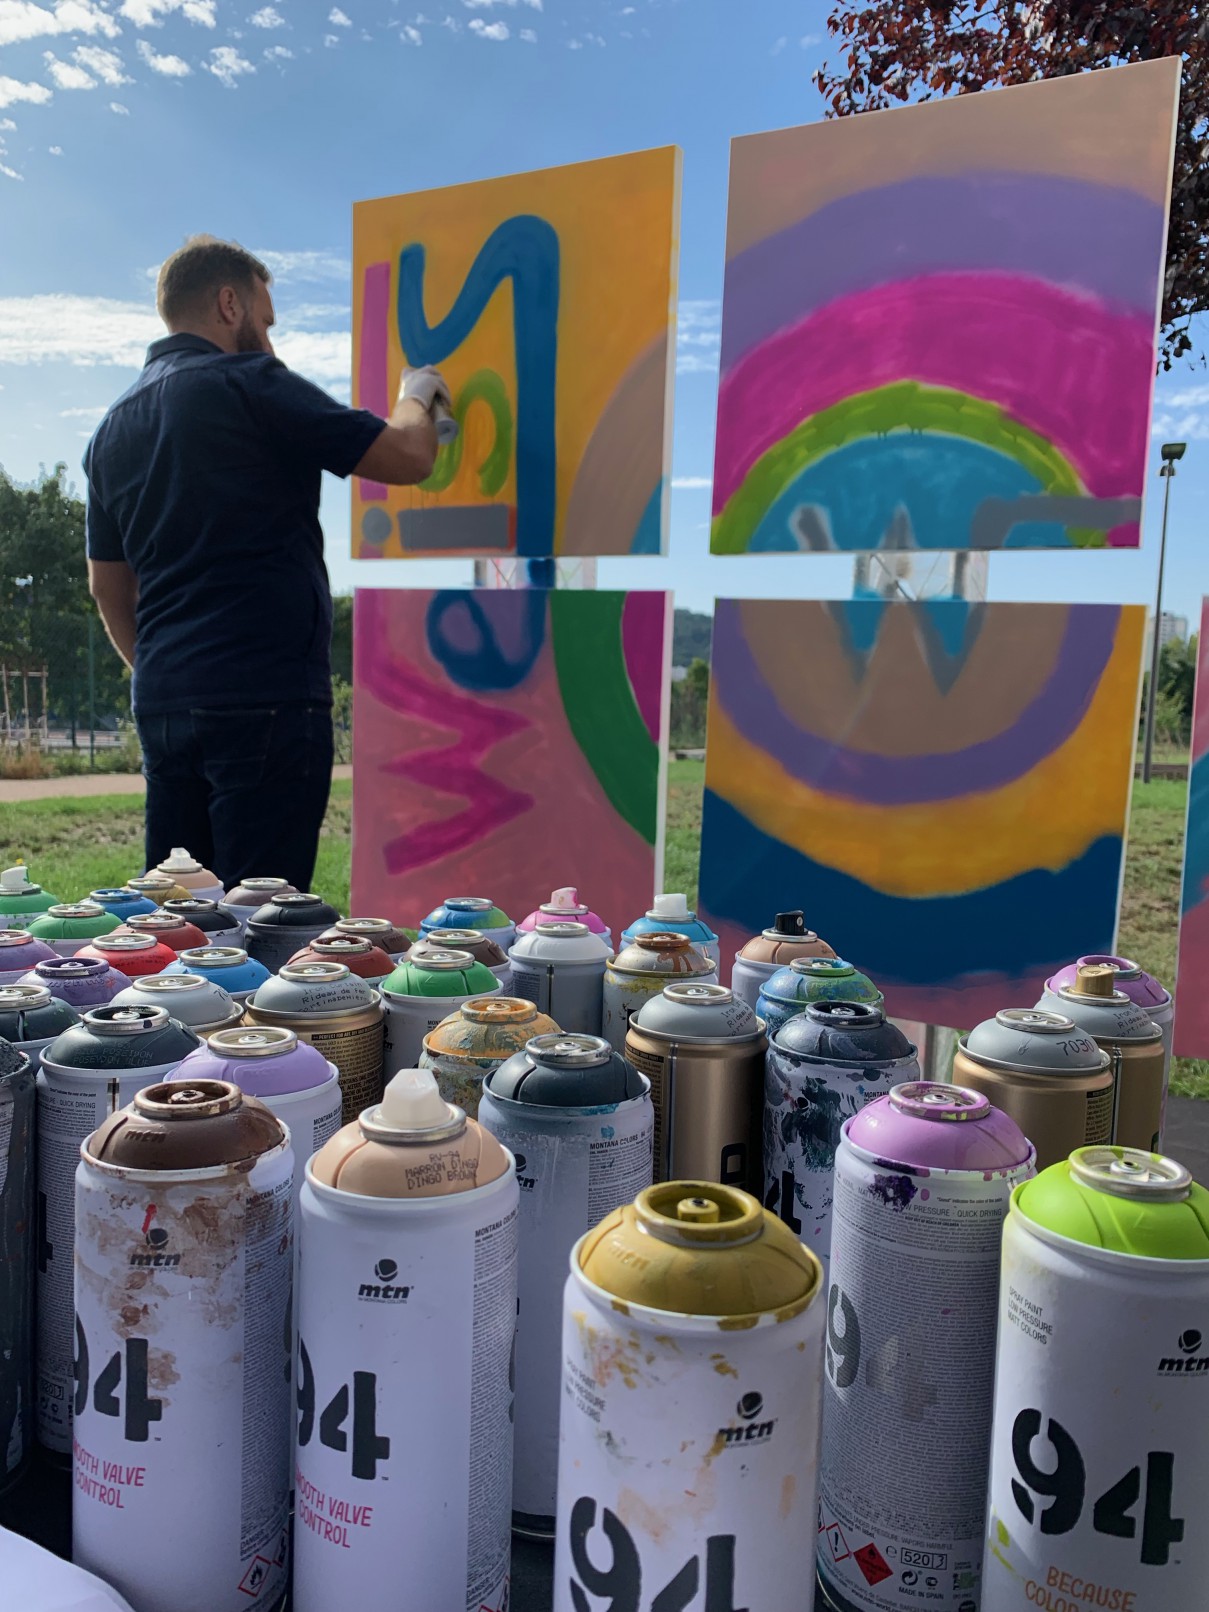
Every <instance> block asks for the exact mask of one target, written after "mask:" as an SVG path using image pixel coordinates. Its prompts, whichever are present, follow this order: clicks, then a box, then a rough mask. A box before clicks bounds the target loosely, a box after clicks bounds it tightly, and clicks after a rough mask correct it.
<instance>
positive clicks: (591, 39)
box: [584, 34, 605, 50]
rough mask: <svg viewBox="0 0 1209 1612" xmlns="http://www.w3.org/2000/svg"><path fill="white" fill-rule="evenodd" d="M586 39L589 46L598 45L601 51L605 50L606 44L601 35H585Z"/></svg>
mask: <svg viewBox="0 0 1209 1612" xmlns="http://www.w3.org/2000/svg"><path fill="white" fill-rule="evenodd" d="M584 39H585V40H586V41H587V43H588V44H589V45H598V46H599V47H600V49H601V50H603V49H604V46H605V42H604V40H603V39H602V38H601V36H600V35H599V34H585V35H584Z"/></svg>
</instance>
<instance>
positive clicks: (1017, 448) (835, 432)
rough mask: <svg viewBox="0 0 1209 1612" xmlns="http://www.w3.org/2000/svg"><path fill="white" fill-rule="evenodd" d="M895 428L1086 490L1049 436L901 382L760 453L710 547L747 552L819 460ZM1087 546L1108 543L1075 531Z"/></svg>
mask: <svg viewBox="0 0 1209 1612" xmlns="http://www.w3.org/2000/svg"><path fill="white" fill-rule="evenodd" d="M893 431H926V432H931V433H933V434H940V435H944V436H953V437H962V438H964V439H965V440H966V441H968V442H979V443H981V444H982V445H983V446H984V447H987V448H993V449H995V450H996V451H997V452H999V453H1002V454H1006V455H1007V456H1008V457H1009V458H1012V459H1014V460H1015V461H1016V462H1017V464H1020V465H1023V466H1024V468H1025V469H1026V470H1028V471H1029V472H1030V473H1031V474H1032V475H1034V476H1035V477H1036V478H1037V480H1038V481H1039V482H1040V484H1041V486H1042V487H1044V488H1045V490H1046V492H1049V493H1065V494H1068V495H1069V494H1077V493H1080V492H1082V491H1083V490H1084V489H1083V487H1082V485H1081V483H1080V481H1079V478H1078V476H1077V475H1076V474H1075V471H1074V469H1073V467H1072V466H1071V465H1070V463H1069V461H1068V460H1067V459H1066V458H1065V457H1064V456H1063V455H1062V454H1061V453H1059V451H1058V450H1057V448H1055V447H1054V445H1053V444H1052V443H1050V442H1047V441H1046V440H1045V438H1044V437H1041V436H1038V435H1037V433H1036V432H1035V431H1030V430H1029V428H1028V427H1027V426H1025V425H1021V424H1020V423H1019V421H1017V420H1013V419H1012V418H1011V416H1010V415H1009V414H1006V413H1005V412H1004V410H1003V409H1001V408H1000V407H999V405H998V404H997V403H988V402H986V401H985V400H984V399H983V398H978V397H970V396H969V395H968V394H967V393H965V392H957V391H954V390H953V389H952V388H951V387H941V386H924V385H921V383H920V382H918V381H895V382H893V383H892V384H891V385H889V386H879V387H877V388H876V389H875V390H873V391H871V392H858V393H856V394H855V395H854V396H852V397H846V398H845V399H844V400H843V402H842V403H836V404H834V405H833V406H832V407H831V408H829V409H823V410H822V411H821V412H820V413H818V414H813V415H811V417H810V418H809V419H808V420H803V421H802V423H801V425H799V426H796V427H795V428H794V429H793V430H792V431H791V432H790V433H789V435H788V436H787V437H785V438H783V439H782V440H781V441H780V442H778V443H776V444H775V445H774V446H773V447H771V448H769V449H768V450H767V452H766V453H763V454H761V455H760V457H759V458H758V459H757V460H756V462H755V464H753V465H752V467H751V469H750V470H749V471H748V473H747V475H746V476H745V477H744V479H743V481H742V482H741V483H740V485H739V486H738V487H737V488H736V489H735V491H734V492H733V493H732V494H731V496H730V498H729V499H728V500H727V503H726V506H725V508H724V509H723V510H722V511H721V513H720V514H718V515H716V516H715V517H714V521H713V527H712V534H711V538H710V549H711V551H712V552H713V553H714V554H746V552H747V548H748V545H749V543H750V542H751V538H752V534H753V533H754V532H755V530H756V527H757V526H758V525H759V524H760V520H761V518H762V516H763V515H764V513H765V511H766V510H767V509H769V508H770V507H771V506H772V505H773V504H774V503H775V502H776V500H777V499H778V498H779V497H780V495H781V494H782V492H784V490H785V488H786V487H787V486H789V484H790V482H792V481H793V480H795V478H796V477H798V476H800V475H801V473H802V471H803V470H805V469H806V467H807V466H808V465H810V464H812V463H813V462H814V461H815V460H817V459H822V458H824V457H825V456H826V455H827V454H829V453H834V452H835V451H836V450H837V449H839V448H845V447H847V446H848V445H849V444H850V443H852V442H859V441H860V440H861V439H862V438H864V437H873V436H888V435H889V434H890V433H891V432H893ZM1070 537H1071V541H1072V543H1074V544H1075V545H1076V547H1080V548H1088V547H1094V546H1097V545H1099V544H1102V543H1103V540H1104V538H1103V533H1101V532H1089V531H1082V530H1073V529H1072V530H1071V533H1070Z"/></svg>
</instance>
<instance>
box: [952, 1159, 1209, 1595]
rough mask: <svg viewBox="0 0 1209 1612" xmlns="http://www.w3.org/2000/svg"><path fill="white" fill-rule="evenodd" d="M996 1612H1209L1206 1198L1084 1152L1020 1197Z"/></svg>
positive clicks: (1163, 1172) (1151, 1163) (1001, 1412)
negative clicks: (1202, 1611) (1203, 1609)
mask: <svg viewBox="0 0 1209 1612" xmlns="http://www.w3.org/2000/svg"><path fill="white" fill-rule="evenodd" d="M990 1490H991V1492H990V1507H989V1520H988V1529H989V1537H988V1540H987V1553H986V1558H985V1566H984V1575H983V1589H982V1602H981V1607H982V1612H1034V1609H1035V1608H1037V1607H1041V1608H1044V1609H1046V1612H1064V1609H1065V1608H1067V1607H1069V1608H1071V1609H1072V1612H1085V1609H1088V1608H1091V1607H1093V1606H1094V1607H1099V1608H1107V1609H1110V1612H1111V1609H1119V1612H1126V1609H1128V1612H1177V1609H1179V1612H1182V1609H1183V1608H1189V1609H1191V1608H1192V1607H1200V1606H1203V1605H1204V1603H1205V1585H1206V1583H1209V1530H1206V1528H1205V1527H1204V1525H1203V1507H1204V1497H1205V1494H1206V1492H1209V1193H1207V1192H1206V1191H1205V1190H1204V1189H1203V1188H1202V1187H1199V1186H1196V1185H1195V1184H1194V1183H1193V1181H1192V1179H1191V1177H1190V1176H1189V1174H1188V1171H1187V1170H1186V1169H1185V1168H1184V1167H1183V1165H1181V1164H1177V1163H1176V1162H1175V1160H1174V1159H1167V1158H1163V1157H1161V1156H1160V1155H1158V1154H1153V1153H1144V1152H1141V1151H1138V1150H1134V1149H1130V1148H1120V1147H1088V1148H1079V1149H1077V1150H1076V1151H1075V1152H1074V1153H1073V1154H1072V1155H1071V1157H1070V1159H1069V1160H1064V1161H1063V1162H1062V1163H1060V1164H1055V1165H1052V1166H1051V1167H1050V1168H1049V1169H1048V1170H1045V1171H1044V1172H1043V1173H1042V1174H1041V1175H1039V1176H1038V1177H1037V1179H1036V1180H1035V1181H1028V1182H1025V1184H1024V1185H1023V1186H1020V1187H1017V1188H1016V1191H1015V1192H1014V1193H1013V1194H1012V1206H1011V1211H1010V1213H1009V1215H1008V1222H1007V1226H1006V1227H1005V1229H1004V1238H1003V1269H1002V1275H1001V1277H1000V1304H999V1347H998V1353H997V1361H996V1370H995V1414H994V1433H993V1436H992V1444H991V1486H990Z"/></svg>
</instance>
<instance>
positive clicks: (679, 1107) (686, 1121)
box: [625, 982, 768, 1191]
mask: <svg viewBox="0 0 1209 1612" xmlns="http://www.w3.org/2000/svg"><path fill="white" fill-rule="evenodd" d="M767 1050H768V1037H767V1036H766V1035H765V1034H764V1024H763V1021H762V1020H760V1019H758V1018H757V1017H756V1015H755V1014H754V1013H753V1012H752V1010H751V1009H750V1008H749V1007H748V1005H747V1003H746V1002H740V1001H739V1000H738V999H737V998H736V997H735V995H734V993H733V992H732V991H731V990H730V989H729V988H728V987H727V986H725V985H701V984H698V983H696V982H693V983H691V984H676V985H667V986H665V987H664V988H663V990H662V991H660V993H659V995H658V996H652V997H651V998H650V1000H649V1001H647V1002H644V1003H643V1005H642V1007H640V1008H639V1010H638V1012H637V1013H636V1014H635V1015H634V1017H633V1018H632V1019H631V1020H630V1028H629V1030H628V1031H627V1033H626V1038H625V1055H626V1057H627V1058H628V1059H629V1060H630V1062H631V1063H632V1064H633V1065H634V1066H635V1068H636V1069H639V1070H641V1072H642V1073H643V1074H644V1075H645V1076H646V1077H647V1079H648V1080H649V1081H650V1083H651V1101H652V1102H653V1103H654V1105H655V1144H654V1145H655V1179H656V1181H669V1180H677V1179H679V1180H682V1181H683V1180H689V1179H691V1180H695V1181H719V1182H722V1183H723V1184H725V1185H728V1186H736V1187H741V1188H743V1190H744V1191H746V1190H748V1187H749V1186H755V1187H759V1186H760V1185H761V1184H762V1179H763V1173H762V1169H761V1162H760V1109H761V1104H762V1101H763V1093H764V1055H765V1053H766V1052H767Z"/></svg>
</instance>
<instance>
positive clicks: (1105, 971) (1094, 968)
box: [1075, 963, 1117, 997]
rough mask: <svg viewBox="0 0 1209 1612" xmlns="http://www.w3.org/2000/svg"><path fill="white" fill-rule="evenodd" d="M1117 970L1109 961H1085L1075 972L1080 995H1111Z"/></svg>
mask: <svg viewBox="0 0 1209 1612" xmlns="http://www.w3.org/2000/svg"><path fill="white" fill-rule="evenodd" d="M1116 980H1117V971H1116V969H1115V968H1113V967H1112V966H1111V965H1110V964H1108V963H1084V964H1083V966H1082V967H1081V968H1079V969H1078V970H1077V971H1076V973H1075V989H1076V991H1078V992H1079V994H1080V996H1104V997H1111V996H1112V994H1113V989H1114V987H1115V985H1116Z"/></svg>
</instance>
